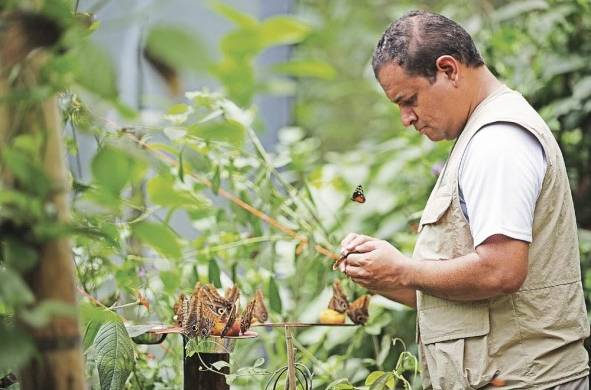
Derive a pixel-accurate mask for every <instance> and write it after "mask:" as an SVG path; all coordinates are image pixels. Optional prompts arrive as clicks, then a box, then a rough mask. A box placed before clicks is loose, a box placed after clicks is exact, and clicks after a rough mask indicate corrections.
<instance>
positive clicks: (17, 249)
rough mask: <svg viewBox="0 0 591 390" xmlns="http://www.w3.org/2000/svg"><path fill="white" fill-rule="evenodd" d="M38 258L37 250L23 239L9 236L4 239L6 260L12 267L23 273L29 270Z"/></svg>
mask: <svg viewBox="0 0 591 390" xmlns="http://www.w3.org/2000/svg"><path fill="white" fill-rule="evenodd" d="M38 258H39V255H38V253H37V250H36V249H35V248H32V247H31V246H30V245H25V244H24V243H23V242H22V241H21V240H19V239H17V238H14V237H9V238H7V239H6V240H5V241H4V260H5V261H6V264H8V265H9V266H10V268H13V269H15V270H17V271H18V272H21V273H22V272H26V271H29V270H30V269H31V268H33V266H34V265H35V264H37V260H38Z"/></svg>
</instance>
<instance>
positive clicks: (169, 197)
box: [147, 175, 211, 210]
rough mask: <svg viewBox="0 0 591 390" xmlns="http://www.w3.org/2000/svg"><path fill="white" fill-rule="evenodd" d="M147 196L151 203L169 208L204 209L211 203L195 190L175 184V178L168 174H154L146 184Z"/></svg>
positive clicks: (209, 206)
mask: <svg viewBox="0 0 591 390" xmlns="http://www.w3.org/2000/svg"><path fill="white" fill-rule="evenodd" d="M147 191H148V196H149V197H150V201H152V203H154V204H156V205H159V206H163V207H169V208H173V209H174V208H177V207H185V208H187V209H189V210H206V209H209V208H211V203H210V202H209V200H208V199H206V198H205V197H202V196H199V195H198V194H197V193H196V192H194V191H190V190H187V189H183V188H179V187H178V186H175V180H174V178H173V177H171V176H168V175H159V176H155V177H153V178H152V179H150V181H149V182H148V184H147Z"/></svg>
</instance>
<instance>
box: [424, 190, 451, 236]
mask: <svg viewBox="0 0 591 390" xmlns="http://www.w3.org/2000/svg"><path fill="white" fill-rule="evenodd" d="M451 200H452V195H451V194H438V195H437V196H435V197H434V198H432V199H429V201H428V202H427V206H425V210H423V215H422V216H421V221H420V222H419V230H420V229H422V227H423V226H424V225H428V224H431V223H435V222H437V221H439V220H440V219H441V217H443V214H445V212H446V211H447V209H449V206H450V205H451Z"/></svg>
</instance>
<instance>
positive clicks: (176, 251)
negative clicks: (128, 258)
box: [131, 221, 182, 259]
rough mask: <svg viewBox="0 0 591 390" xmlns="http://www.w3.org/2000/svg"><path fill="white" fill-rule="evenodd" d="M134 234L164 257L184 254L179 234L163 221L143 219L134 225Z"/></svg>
mask: <svg viewBox="0 0 591 390" xmlns="http://www.w3.org/2000/svg"><path fill="white" fill-rule="evenodd" d="M131 230H132V232H133V234H134V235H135V236H136V237H137V238H138V239H140V240H141V241H143V242H145V243H146V244H148V245H150V246H151V247H152V248H154V250H156V251H157V252H158V253H160V254H161V255H162V256H164V257H169V258H173V259H179V258H180V257H181V255H182V253H181V247H180V244H179V242H178V239H177V236H176V235H175V234H174V233H173V232H172V231H171V230H170V228H168V227H167V226H165V225H163V224H161V223H154V222H148V221H142V222H139V223H135V224H133V225H132V227H131Z"/></svg>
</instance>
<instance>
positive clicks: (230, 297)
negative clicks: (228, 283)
mask: <svg viewBox="0 0 591 390" xmlns="http://www.w3.org/2000/svg"><path fill="white" fill-rule="evenodd" d="M224 298H225V299H226V300H227V301H229V302H233V303H236V302H237V301H238V298H240V290H238V287H236V286H232V287H231V288H227V289H226V292H225V293H224Z"/></svg>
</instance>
